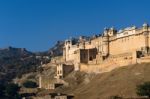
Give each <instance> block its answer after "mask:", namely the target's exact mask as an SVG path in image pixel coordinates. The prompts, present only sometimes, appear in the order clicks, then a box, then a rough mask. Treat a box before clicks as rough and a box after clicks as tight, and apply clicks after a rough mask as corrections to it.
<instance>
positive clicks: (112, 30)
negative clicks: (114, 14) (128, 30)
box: [108, 27, 117, 36]
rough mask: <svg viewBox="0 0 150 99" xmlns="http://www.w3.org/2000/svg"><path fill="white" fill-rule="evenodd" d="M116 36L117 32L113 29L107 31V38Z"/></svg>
mask: <svg viewBox="0 0 150 99" xmlns="http://www.w3.org/2000/svg"><path fill="white" fill-rule="evenodd" d="M116 34H117V30H115V29H114V28H113V27H112V28H110V29H108V35H109V36H115V35H116Z"/></svg>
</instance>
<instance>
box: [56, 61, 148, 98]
mask: <svg viewBox="0 0 150 99" xmlns="http://www.w3.org/2000/svg"><path fill="white" fill-rule="evenodd" d="M149 75H150V63H147V64H146V63H145V64H137V65H131V66H125V67H121V68H117V69H114V70H112V71H111V72H107V73H102V74H86V73H80V72H76V73H72V74H70V75H68V76H67V77H66V78H65V80H66V81H68V82H69V84H70V87H61V88H58V89H57V90H55V91H56V92H62V93H68V94H73V95H74V96H75V99H109V98H110V97H111V96H121V97H127V98H131V97H137V95H136V85H139V84H141V83H143V82H146V81H150V76H149Z"/></svg>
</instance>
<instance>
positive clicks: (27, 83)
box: [23, 81, 37, 88]
mask: <svg viewBox="0 0 150 99" xmlns="http://www.w3.org/2000/svg"><path fill="white" fill-rule="evenodd" d="M23 86H24V87H26V88H36V87H37V84H36V82H33V81H25V82H24V83H23Z"/></svg>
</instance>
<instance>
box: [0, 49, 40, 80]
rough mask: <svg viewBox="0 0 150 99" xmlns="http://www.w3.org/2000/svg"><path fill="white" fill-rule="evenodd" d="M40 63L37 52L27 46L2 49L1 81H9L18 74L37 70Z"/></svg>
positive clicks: (0, 59) (0, 54)
mask: <svg viewBox="0 0 150 99" xmlns="http://www.w3.org/2000/svg"><path fill="white" fill-rule="evenodd" d="M39 64H40V60H38V59H36V57H35V54H34V53H32V52H30V51H27V50H26V49H25V48H13V47H8V48H3V49H0V81H1V80H3V81H6V82H7V81H9V80H11V79H12V78H14V77H16V76H18V77H19V76H21V75H22V74H24V73H28V72H32V71H36V68H37V67H38V66H39Z"/></svg>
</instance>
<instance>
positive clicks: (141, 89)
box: [137, 82, 150, 98]
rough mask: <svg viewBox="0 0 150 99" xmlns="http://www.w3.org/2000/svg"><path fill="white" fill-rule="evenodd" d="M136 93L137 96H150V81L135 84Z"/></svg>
mask: <svg viewBox="0 0 150 99" xmlns="http://www.w3.org/2000/svg"><path fill="white" fill-rule="evenodd" d="M137 94H138V95H139V96H147V97H149V98H150V82H144V83H143V84H140V85H138V86H137Z"/></svg>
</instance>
